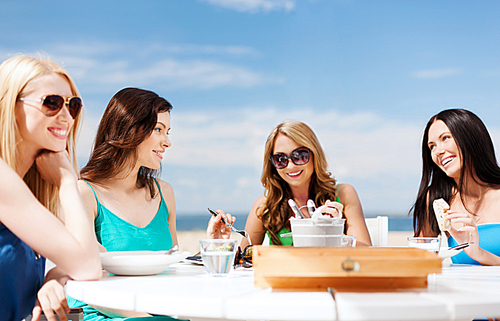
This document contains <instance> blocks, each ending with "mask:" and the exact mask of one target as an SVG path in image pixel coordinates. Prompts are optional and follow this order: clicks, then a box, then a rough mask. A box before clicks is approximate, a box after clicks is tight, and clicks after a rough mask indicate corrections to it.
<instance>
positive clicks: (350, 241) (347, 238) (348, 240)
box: [342, 235, 356, 247]
mask: <svg viewBox="0 0 500 321" xmlns="http://www.w3.org/2000/svg"><path fill="white" fill-rule="evenodd" d="M342 246H344V247H356V236H353V235H342Z"/></svg>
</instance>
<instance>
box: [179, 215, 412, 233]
mask: <svg viewBox="0 0 500 321" xmlns="http://www.w3.org/2000/svg"><path fill="white" fill-rule="evenodd" d="M247 215H248V214H235V215H233V216H235V217H236V222H235V223H234V227H236V228H237V229H240V230H241V229H244V228H245V224H246V220H247ZM386 216H388V217H389V231H413V218H412V217H409V216H389V215H386ZM366 217H377V215H367V216H366ZM209 219H210V214H208V213H207V214H178V215H177V222H176V224H177V230H178V231H195V230H206V228H207V224H208V221H209Z"/></svg>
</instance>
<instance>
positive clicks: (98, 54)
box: [50, 43, 284, 92]
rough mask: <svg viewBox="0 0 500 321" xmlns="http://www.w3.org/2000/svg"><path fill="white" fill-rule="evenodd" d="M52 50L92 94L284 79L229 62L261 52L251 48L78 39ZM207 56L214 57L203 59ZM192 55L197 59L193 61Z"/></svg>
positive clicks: (239, 85)
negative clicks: (121, 89)
mask: <svg viewBox="0 0 500 321" xmlns="http://www.w3.org/2000/svg"><path fill="white" fill-rule="evenodd" d="M130 48H132V49H130ZM50 52H51V54H50V55H51V59H53V60H54V61H56V62H59V63H61V64H62V65H63V66H64V67H65V68H66V69H67V70H68V72H69V73H70V74H71V75H72V77H73V78H74V79H75V80H76V81H77V82H78V83H79V84H80V85H85V86H86V87H87V88H89V89H90V91H91V92H104V91H110V90H111V91H115V89H116V88H117V87H125V86H129V85H130V84H131V83H133V84H134V86H139V87H148V86H150V85H152V84H154V85H157V84H160V86H161V87H160V88H164V89H165V90H180V89H191V90H207V89H214V88H221V87H224V88H245V87H254V86H260V85H268V84H281V83H283V82H284V79H283V78H282V77H278V76H274V75H270V74H266V73H263V72H260V71H256V70H252V69H250V68H248V67H245V66H242V65H238V64H235V63H230V62H227V61H228V56H242V55H253V56H258V55H259V53H258V52H257V51H256V50H254V49H253V48H251V47H245V46H231V45H229V46H211V45H191V44H182V45H167V46H165V45H160V44H154V45H149V46H138V45H130V46H126V45H123V44H112V43H106V44H102V43H94V44H85V45H82V44H78V43H76V44H53V45H52V46H51V51H50ZM124 52H126V53H127V57H126V58H125V56H124V54H123V53H124ZM207 54H209V55H211V57H210V58H203V57H204V55H207ZM190 55H196V56H197V58H196V59H194V58H193V59H189V58H188V57H189V56H190ZM219 56H221V57H219ZM218 58H221V59H218ZM219 60H220V61H219ZM157 87H158V86H157Z"/></svg>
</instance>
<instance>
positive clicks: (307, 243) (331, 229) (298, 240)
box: [290, 217, 345, 247]
mask: <svg viewBox="0 0 500 321" xmlns="http://www.w3.org/2000/svg"><path fill="white" fill-rule="evenodd" d="M290 224H291V228H292V237H293V246H295V247H317V246H342V233H343V232H344V224H345V219H341V218H330V217H328V218H319V219H317V220H316V219H311V218H303V219H296V218H291V219H290Z"/></svg>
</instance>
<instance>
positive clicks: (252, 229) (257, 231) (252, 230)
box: [241, 196, 266, 249]
mask: <svg viewBox="0 0 500 321" xmlns="http://www.w3.org/2000/svg"><path fill="white" fill-rule="evenodd" d="M265 201H266V197H265V196H261V197H259V198H258V199H257V200H256V201H255V203H254V204H253V206H252V209H251V210H250V213H249V214H248V217H247V223H246V225H245V231H247V233H248V234H249V235H250V240H252V243H253V244H256V245H260V244H262V241H264V236H265V235H266V229H265V228H264V224H263V223H262V220H261V219H260V218H258V217H257V215H258V214H259V215H260V213H261V211H262V209H261V208H260V206H261V205H263V204H264V202H265ZM247 245H248V241H247V239H246V238H243V239H242V240H241V248H242V249H244V248H245V247H246V246H247Z"/></svg>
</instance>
